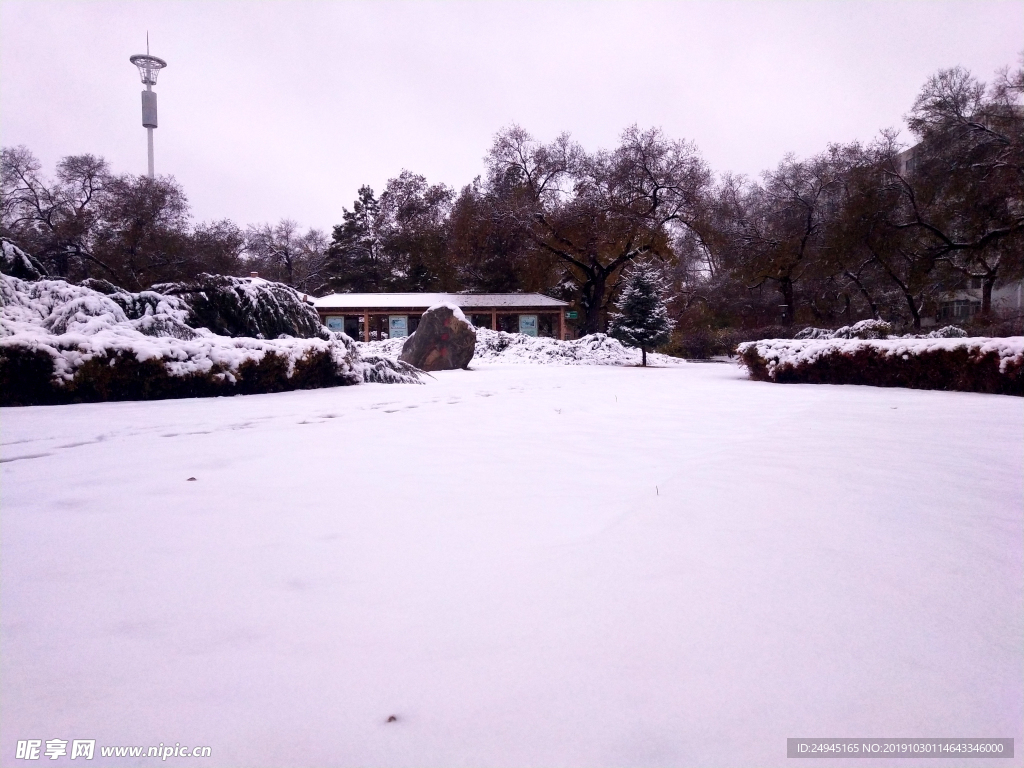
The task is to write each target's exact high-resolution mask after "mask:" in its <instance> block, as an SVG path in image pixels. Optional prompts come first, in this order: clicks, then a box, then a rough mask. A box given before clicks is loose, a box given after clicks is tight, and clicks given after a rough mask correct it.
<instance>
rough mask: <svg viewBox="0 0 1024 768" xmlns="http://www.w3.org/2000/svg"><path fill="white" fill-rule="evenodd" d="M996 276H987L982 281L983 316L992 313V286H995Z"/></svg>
mask: <svg viewBox="0 0 1024 768" xmlns="http://www.w3.org/2000/svg"><path fill="white" fill-rule="evenodd" d="M995 282H996V278H995V275H985V277H983V278H982V279H981V314H983V315H988V314H989V313H990V312H991V311H992V286H993V285H995Z"/></svg>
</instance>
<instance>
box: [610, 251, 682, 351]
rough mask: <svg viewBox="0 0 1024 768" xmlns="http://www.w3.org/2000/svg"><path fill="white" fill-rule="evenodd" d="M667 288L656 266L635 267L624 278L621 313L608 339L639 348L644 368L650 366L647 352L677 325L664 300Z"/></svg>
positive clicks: (611, 328) (617, 316)
mask: <svg viewBox="0 0 1024 768" xmlns="http://www.w3.org/2000/svg"><path fill="white" fill-rule="evenodd" d="M664 290H665V284H664V281H663V280H662V277H661V274H660V273H659V272H658V269H657V268H656V267H655V266H654V265H653V264H635V265H634V266H633V268H632V269H631V270H630V271H629V273H628V274H627V275H626V278H625V285H624V286H623V288H622V293H621V294H620V295H619V300H618V301H617V302H616V303H615V308H616V309H617V310H618V312H616V313H615V314H613V315H612V317H611V323H610V324H609V327H608V333H609V335H611V336H613V337H614V338H616V339H618V340H619V341H621V342H623V343H624V344H629V345H630V346H633V347H640V352H641V355H642V359H643V365H644V366H646V365H647V348H648V347H656V346H658V345H659V344H664V343H665V342H666V341H668V339H669V334H671V332H672V329H673V328H674V327H675V321H674V320H672V319H671V318H670V317H669V316H668V307H666V306H665V302H664V301H663V300H662V294H663V293H664Z"/></svg>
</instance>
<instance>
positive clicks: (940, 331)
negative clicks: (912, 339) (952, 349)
mask: <svg viewBox="0 0 1024 768" xmlns="http://www.w3.org/2000/svg"><path fill="white" fill-rule="evenodd" d="M919 338H925V339H966V338H967V331H965V330H964V329H963V328H960V327H958V326H955V325H944V326H942V327H941V328H937V329H936V330H934V331H932V332H931V333H929V334H927V335H925V336H922V337H919Z"/></svg>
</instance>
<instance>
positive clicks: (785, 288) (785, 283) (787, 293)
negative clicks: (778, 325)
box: [779, 277, 794, 325]
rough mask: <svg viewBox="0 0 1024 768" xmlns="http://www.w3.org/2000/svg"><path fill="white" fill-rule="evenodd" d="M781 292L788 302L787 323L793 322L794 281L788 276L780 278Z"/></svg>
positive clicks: (784, 299)
mask: <svg viewBox="0 0 1024 768" xmlns="http://www.w3.org/2000/svg"><path fill="white" fill-rule="evenodd" d="M779 292H780V293H782V300H783V301H784V302H785V303H786V316H785V318H784V320H785V324H786V325H792V324H793V315H794V311H793V310H794V307H793V281H792V280H791V279H789V278H788V277H783V278H780V279H779Z"/></svg>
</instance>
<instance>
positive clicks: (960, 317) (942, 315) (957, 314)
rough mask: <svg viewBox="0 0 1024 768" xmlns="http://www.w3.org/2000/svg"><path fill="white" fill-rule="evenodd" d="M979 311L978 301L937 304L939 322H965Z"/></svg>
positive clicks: (961, 300) (967, 300)
mask: <svg viewBox="0 0 1024 768" xmlns="http://www.w3.org/2000/svg"><path fill="white" fill-rule="evenodd" d="M979 311H981V302H980V301H970V300H969V299H957V300H956V301H943V302H942V303H940V304H939V316H938V319H939V320H949V321H952V322H965V321H967V320H970V319H971V318H972V317H974V316H975V315H976V314H978V312H979Z"/></svg>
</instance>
